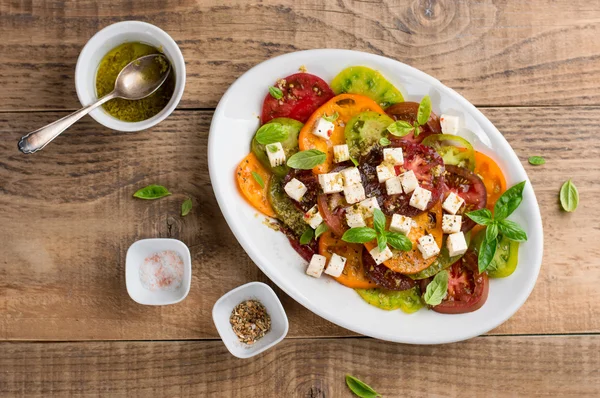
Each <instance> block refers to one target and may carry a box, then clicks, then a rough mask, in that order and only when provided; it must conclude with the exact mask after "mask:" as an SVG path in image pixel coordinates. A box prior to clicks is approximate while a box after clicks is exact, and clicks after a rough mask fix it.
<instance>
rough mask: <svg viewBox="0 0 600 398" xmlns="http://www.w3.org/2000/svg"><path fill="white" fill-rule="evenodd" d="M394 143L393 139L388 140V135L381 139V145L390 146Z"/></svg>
mask: <svg viewBox="0 0 600 398" xmlns="http://www.w3.org/2000/svg"><path fill="white" fill-rule="evenodd" d="M391 143H392V141H390V140H388V139H387V137H381V138H380V139H379V145H381V146H388V145H390V144H391Z"/></svg>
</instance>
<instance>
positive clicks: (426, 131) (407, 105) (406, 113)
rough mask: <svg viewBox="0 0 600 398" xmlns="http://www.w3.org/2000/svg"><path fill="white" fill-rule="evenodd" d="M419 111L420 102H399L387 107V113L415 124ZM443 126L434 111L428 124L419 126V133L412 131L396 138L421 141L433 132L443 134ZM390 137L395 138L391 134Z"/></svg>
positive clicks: (394, 117)
mask: <svg viewBox="0 0 600 398" xmlns="http://www.w3.org/2000/svg"><path fill="white" fill-rule="evenodd" d="M418 111H419V103H418V102H399V103H397V104H394V105H392V106H390V107H389V108H387V109H386V110H385V113H387V114H388V116H389V117H391V118H392V119H394V120H403V121H405V122H408V123H410V124H414V123H415V121H416V120H417V113H418ZM441 133H442V126H441V125H440V118H439V117H438V116H437V115H436V114H435V113H433V112H431V115H430V116H429V120H428V121H427V123H426V124H424V125H423V126H420V127H419V135H418V136H416V137H415V136H414V133H410V134H408V135H407V136H404V137H402V138H395V139H396V140H404V141H410V142H421V141H423V140H424V139H425V138H427V137H428V136H430V135H432V134H441ZM390 139H392V140H394V136H391V135H390Z"/></svg>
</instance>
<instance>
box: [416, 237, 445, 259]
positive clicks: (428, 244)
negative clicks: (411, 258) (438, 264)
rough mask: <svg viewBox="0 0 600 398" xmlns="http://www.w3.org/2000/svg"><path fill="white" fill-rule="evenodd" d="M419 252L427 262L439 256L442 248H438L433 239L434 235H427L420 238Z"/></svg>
mask: <svg viewBox="0 0 600 398" xmlns="http://www.w3.org/2000/svg"><path fill="white" fill-rule="evenodd" d="M417 247H418V248H419V251H420V252H421V254H422V255H423V258H424V259H425V260H427V259H428V258H431V257H433V256H437V255H438V254H439V253H440V248H439V247H438V245H437V243H436V242H435V239H433V235H431V234H429V235H425V236H421V237H420V238H419V243H418V244H417Z"/></svg>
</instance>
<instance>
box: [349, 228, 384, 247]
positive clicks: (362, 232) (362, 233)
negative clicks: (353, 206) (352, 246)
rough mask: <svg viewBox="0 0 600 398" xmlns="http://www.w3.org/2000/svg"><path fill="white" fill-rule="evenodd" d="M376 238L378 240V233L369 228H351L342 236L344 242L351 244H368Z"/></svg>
mask: <svg viewBox="0 0 600 398" xmlns="http://www.w3.org/2000/svg"><path fill="white" fill-rule="evenodd" d="M375 238H377V232H375V230H374V229H373V228H369V227H358V228H350V229H349V230H347V231H346V232H344V235H343V236H342V240H343V241H344V242H349V243H367V242H370V241H372V240H373V239H375Z"/></svg>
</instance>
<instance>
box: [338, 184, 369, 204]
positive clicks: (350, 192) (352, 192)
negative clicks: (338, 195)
mask: <svg viewBox="0 0 600 398" xmlns="http://www.w3.org/2000/svg"><path fill="white" fill-rule="evenodd" d="M344 196H345V197H346V202H348V204H351V205H352V204H354V203H358V202H360V201H361V200H365V198H366V197H367V195H366V194H365V188H363V186H362V184H354V185H350V186H345V187H344Z"/></svg>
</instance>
